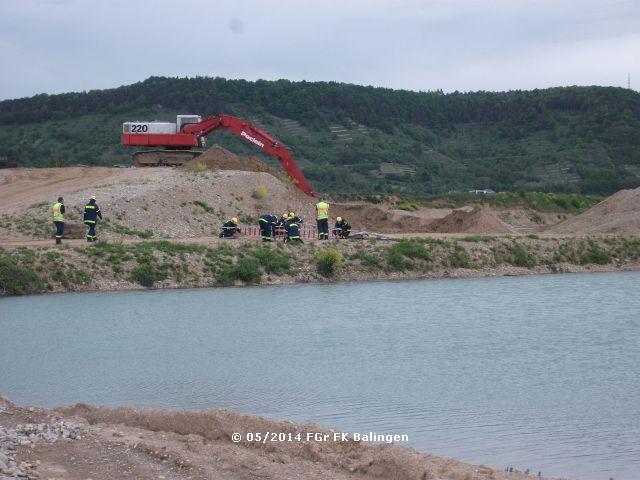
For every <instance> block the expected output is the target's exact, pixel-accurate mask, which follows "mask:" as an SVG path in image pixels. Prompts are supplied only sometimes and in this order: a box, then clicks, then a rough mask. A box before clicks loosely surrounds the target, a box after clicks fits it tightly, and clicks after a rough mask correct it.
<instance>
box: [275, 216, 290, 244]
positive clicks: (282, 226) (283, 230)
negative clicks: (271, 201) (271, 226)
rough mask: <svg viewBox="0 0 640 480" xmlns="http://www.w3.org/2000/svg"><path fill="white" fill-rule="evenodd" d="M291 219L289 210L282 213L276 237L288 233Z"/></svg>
mask: <svg viewBox="0 0 640 480" xmlns="http://www.w3.org/2000/svg"><path fill="white" fill-rule="evenodd" d="M288 220H289V214H288V213H287V212H284V213H283V214H282V215H280V218H279V219H278V224H277V225H276V238H279V237H280V236H283V237H284V236H285V235H286V233H287V221H288Z"/></svg>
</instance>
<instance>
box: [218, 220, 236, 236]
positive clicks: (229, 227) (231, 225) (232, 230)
mask: <svg viewBox="0 0 640 480" xmlns="http://www.w3.org/2000/svg"><path fill="white" fill-rule="evenodd" d="M236 233H240V229H239V228H238V219H237V218H236V217H233V218H232V219H231V220H229V221H228V222H225V223H224V225H222V232H221V233H220V235H218V236H219V237H220V238H236Z"/></svg>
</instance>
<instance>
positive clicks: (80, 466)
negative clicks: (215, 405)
mask: <svg viewBox="0 0 640 480" xmlns="http://www.w3.org/2000/svg"><path fill="white" fill-rule="evenodd" d="M249 432H252V433H258V432H260V433H263V434H264V433H266V432H271V433H272V434H273V433H278V434H284V436H285V437H286V438H289V437H290V438H292V439H293V440H292V441H278V442H276V441H267V442H265V443H260V442H255V441H254V442H249V441H247V440H246V434H247V433H249ZM234 433H240V434H241V435H242V436H243V437H244V438H243V440H241V441H240V442H237V443H235V442H234V441H233V440H232V438H233V434H234ZM309 433H311V434H313V438H314V439H312V440H309V441H307V440H306V439H307V434H309ZM316 433H318V434H321V435H327V438H328V439H329V440H328V441H322V442H320V441H316V440H315V434H316ZM334 433H335V432H334V431H332V430H328V429H326V428H323V427H320V426H318V425H313V424H298V423H293V422H277V421H272V420H267V419H265V418H262V417H256V416H249V415H243V414H240V413H236V412H232V411H226V410H211V411H203V412H196V411H169V410H160V409H140V408H131V407H124V408H117V409H109V408H98V407H93V406H90V405H85V404H78V405H75V406H71V407H65V408H59V409H42V408H33V407H28V408H27V407H18V406H15V405H13V404H12V403H11V402H9V401H8V400H7V399H6V398H4V397H0V472H1V473H0V478H3V477H2V475H4V476H8V477H9V478H15V477H13V476H14V475H16V476H19V477H20V478H27V479H38V478H39V479H42V478H47V479H51V478H55V479H57V480H72V479H73V480H75V479H88V478H91V479H93V480H102V479H104V480H112V479H120V478H136V479H141V480H145V479H208V480H210V479H220V480H226V479H229V480H231V479H234V480H243V479H255V478H261V479H274V480H275V479H278V480H281V479H318V480H320V479H322V480H324V479H335V480H339V479H393V480H405V479H406V480H410V479H411V480H423V479H425V480H426V479H434V480H435V479H439V480H485V479H486V480H489V479H491V480H506V479H512V480H522V479H529V480H530V479H532V478H533V477H532V476H530V475H524V474H520V473H507V472H504V471H501V470H495V469H492V468H490V467H487V466H484V465H470V464H466V463H462V462H458V461H456V460H452V459H447V458H442V457H437V456H434V455H429V454H423V453H419V452H417V451H415V450H413V449H410V448H403V447H398V446H394V445H390V444H387V445H373V444H370V443H366V442H354V441H352V440H350V441H338V440H336V441H334V440H333V438H334ZM298 434H300V438H301V440H300V441H298V440H296V439H295V438H296V437H297V435H298ZM337 437H339V435H337Z"/></svg>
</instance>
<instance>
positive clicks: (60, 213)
mask: <svg viewBox="0 0 640 480" xmlns="http://www.w3.org/2000/svg"><path fill="white" fill-rule="evenodd" d="M51 212H52V213H53V224H54V225H55V226H56V244H58V245H59V244H61V243H62V235H63V234H64V198H62V197H58V201H57V202H56V203H54V204H53V207H51Z"/></svg>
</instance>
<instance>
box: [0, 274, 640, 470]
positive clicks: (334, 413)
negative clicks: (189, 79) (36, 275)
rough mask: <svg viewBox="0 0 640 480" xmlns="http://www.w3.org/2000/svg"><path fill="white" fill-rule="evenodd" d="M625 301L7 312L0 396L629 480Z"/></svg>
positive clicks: (72, 306)
mask: <svg viewBox="0 0 640 480" xmlns="http://www.w3.org/2000/svg"><path fill="white" fill-rule="evenodd" d="M639 293H640V273H637V272H636V273H611V274H610V273H602V274H585V275H556V276H529V277H509V278H485V279H469V280H428V281H411V282H380V283H364V284H355V283H354V284H332V285H302V286H290V287H265V288H243V289H203V290H182V291H176V290H174V291H153V292H126V293H84V294H63V295H43V296H34V297H24V298H8V299H2V300H0V331H1V332H2V334H1V336H0V366H1V367H0V393H2V394H4V395H6V396H8V397H9V398H11V399H12V400H14V401H15V402H17V403H20V404H35V405H43V406H57V405H62V404H69V403H75V402H79V401H84V402H89V403H94V404H98V405H108V406H119V405H131V404H136V405H148V406H161V407H171V408H188V409H203V408H221V407H222V408H230V409H234V410H239V411H242V412H245V413H253V414H260V415H266V416H268V417H271V418H274V419H283V420H284V419H291V420H297V421H304V422H307V421H310V422H316V423H319V424H321V425H325V426H328V427H334V428H339V429H341V430H343V431H347V432H370V431H373V432H376V433H382V434H407V435H408V436H409V444H408V445H409V446H412V447H415V448H417V449H418V450H420V451H424V452H431V453H434V454H437V455H444V456H449V457H456V458H459V459H462V460H465V461H469V462H473V463H484V464H489V465H492V466H494V467H496V468H504V467H507V466H513V467H515V468H518V469H520V470H525V469H527V468H528V469H530V470H531V472H533V473H536V474H537V472H538V471H541V472H542V473H543V475H549V476H552V475H554V476H565V477H570V478H579V479H582V480H600V479H602V480H608V479H609V478H610V477H613V478H615V480H632V479H637V478H639V476H640V473H639V472H640V295H639Z"/></svg>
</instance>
